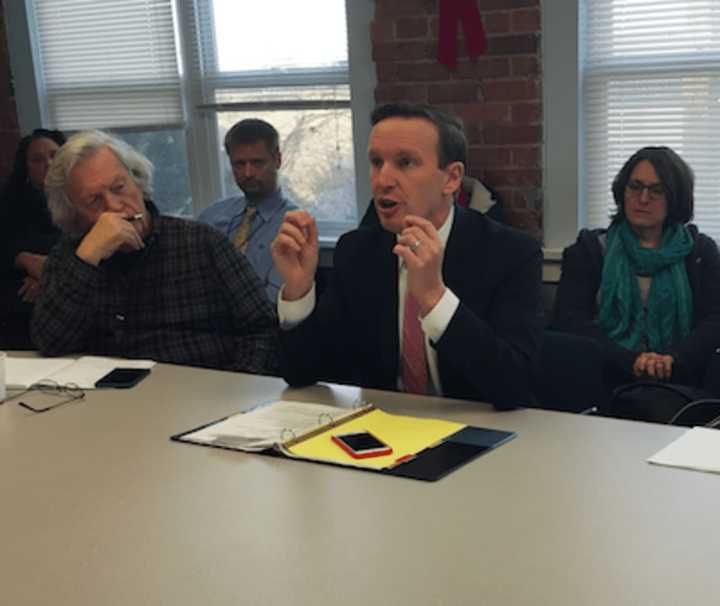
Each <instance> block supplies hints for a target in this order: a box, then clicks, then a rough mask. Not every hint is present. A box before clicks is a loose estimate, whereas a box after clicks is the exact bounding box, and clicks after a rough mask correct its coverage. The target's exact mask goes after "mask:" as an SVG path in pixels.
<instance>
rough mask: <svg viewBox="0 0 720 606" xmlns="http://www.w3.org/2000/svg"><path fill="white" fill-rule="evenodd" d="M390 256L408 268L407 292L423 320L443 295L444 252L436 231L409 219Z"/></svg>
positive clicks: (425, 224) (417, 218)
mask: <svg viewBox="0 0 720 606" xmlns="http://www.w3.org/2000/svg"><path fill="white" fill-rule="evenodd" d="M393 252H394V253H395V254H396V255H397V256H398V257H402V260H403V261H404V262H405V267H406V268H407V272H408V273H407V292H408V293H409V294H411V295H412V296H413V297H414V298H415V300H416V301H417V302H418V305H419V306H420V314H421V315H422V316H426V315H427V314H428V313H430V311H432V309H433V307H435V305H437V304H438V302H439V301H440V299H441V298H442V296H443V295H444V294H445V284H444V283H443V280H442V263H443V253H444V248H443V244H442V241H441V240H440V236H438V233H437V230H436V229H435V227H434V226H433V224H432V223H430V221H428V220H427V219H423V218H422V217H416V216H413V215H408V216H407V217H405V228H404V229H403V230H402V232H400V235H399V237H398V243H397V244H396V245H395V248H393Z"/></svg>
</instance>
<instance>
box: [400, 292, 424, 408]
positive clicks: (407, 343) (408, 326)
mask: <svg viewBox="0 0 720 606" xmlns="http://www.w3.org/2000/svg"><path fill="white" fill-rule="evenodd" d="M419 315H420V307H419V306H418V304H417V301H416V300H415V298H414V297H412V296H411V295H410V293H408V294H406V295H405V318H404V319H403V340H402V356H401V358H402V382H403V388H404V389H405V391H406V392H408V393H420V394H424V393H427V384H428V368H427V359H426V358H425V335H424V333H423V331H422V328H421V327H420V318H419Z"/></svg>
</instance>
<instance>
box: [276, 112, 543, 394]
mask: <svg viewBox="0 0 720 606" xmlns="http://www.w3.org/2000/svg"><path fill="white" fill-rule="evenodd" d="M371 122H372V125H373V130H372V133H371V135H370V141H369V144H368V158H369V161H370V167H371V168H370V171H371V173H370V174H371V185H372V191H373V203H374V205H375V209H376V211H377V214H378V217H379V220H380V223H379V224H378V225H373V226H368V227H363V228H360V229H358V230H355V231H352V232H350V233H348V234H346V235H344V236H343V237H342V238H341V239H340V241H339V242H338V244H337V247H336V250H335V263H334V275H333V279H332V281H331V284H330V286H329V287H328V289H327V290H326V292H325V293H324V294H323V296H322V297H321V298H320V299H319V301H317V302H316V300H315V299H316V297H315V286H314V275H315V270H316V268H317V262H318V240H317V228H316V225H315V221H314V219H313V218H312V217H311V216H310V215H309V214H308V213H307V212H305V211H293V212H289V213H287V214H286V216H285V219H284V221H283V224H282V225H281V227H280V230H279V232H278V236H277V237H276V239H275V241H274V242H273V245H272V253H273V258H274V261H275V265H276V267H277V268H278V271H279V272H280V274H281V275H282V277H283V280H284V282H285V284H284V286H283V289H282V291H281V296H280V300H279V304H278V313H279V315H280V320H281V324H282V326H283V328H284V331H283V334H282V336H281V341H282V350H283V356H282V357H283V361H282V374H283V376H284V377H285V379H286V380H287V381H288V383H290V384H291V385H302V384H309V383H312V382H314V381H316V380H326V381H333V382H341V383H352V384H357V385H361V386H363V387H370V388H380V389H401V390H404V391H411V392H416V393H428V394H440V395H444V396H448V397H455V398H466V399H474V400H481V401H489V402H492V403H494V404H495V405H496V406H497V407H499V408H509V407H513V406H517V405H523V404H530V403H532V402H533V398H532V395H531V392H530V371H531V366H532V364H533V362H534V357H535V355H536V352H537V349H538V342H539V337H540V330H541V322H542V304H541V296H540V285H541V263H542V255H541V252H540V248H539V246H538V244H537V242H535V241H534V240H533V239H532V238H530V237H529V236H527V235H525V234H522V233H520V232H518V231H515V230H513V229H511V228H508V227H504V226H501V225H499V224H498V223H495V222H494V221H492V220H490V219H488V218H487V217H484V216H483V215H481V214H480V213H477V212H475V211H472V210H467V209H463V208H460V207H458V206H456V205H454V204H453V202H452V199H453V194H454V192H455V191H456V190H457V188H458V187H459V186H460V183H461V181H462V177H463V175H464V172H465V158H466V140H465V135H464V132H463V126H462V122H461V121H460V120H459V119H457V118H455V117H454V116H451V115H449V114H446V113H444V112H441V111H439V110H437V109H435V108H432V107H429V106H424V105H410V104H390V105H383V106H380V107H378V108H376V109H375V110H374V111H373V114H372V117H371Z"/></svg>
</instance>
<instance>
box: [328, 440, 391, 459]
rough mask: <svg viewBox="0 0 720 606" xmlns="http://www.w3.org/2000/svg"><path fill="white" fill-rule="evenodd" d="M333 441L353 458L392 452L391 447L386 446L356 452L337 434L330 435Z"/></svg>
mask: <svg viewBox="0 0 720 606" xmlns="http://www.w3.org/2000/svg"><path fill="white" fill-rule="evenodd" d="M330 438H331V439H332V441H333V442H335V444H337V445H338V446H339V447H340V448H342V449H343V450H344V451H345V452H346V453H348V454H349V455H350V456H351V457H352V458H353V459H368V458H370V457H384V456H385V455H389V454H392V447H390V446H386V447H385V448H382V449H378V450H373V451H366V452H358V451H357V450H353V449H352V448H350V446H348V445H347V444H345V442H343V441H342V440H341V439H340V438H338V437H337V436H330Z"/></svg>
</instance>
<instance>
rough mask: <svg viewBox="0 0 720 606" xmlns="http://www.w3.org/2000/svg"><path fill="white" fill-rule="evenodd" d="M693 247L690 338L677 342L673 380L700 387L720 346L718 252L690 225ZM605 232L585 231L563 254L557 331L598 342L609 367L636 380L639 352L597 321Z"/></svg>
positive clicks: (687, 263)
mask: <svg viewBox="0 0 720 606" xmlns="http://www.w3.org/2000/svg"><path fill="white" fill-rule="evenodd" d="M689 228H690V233H691V234H692V237H693V240H694V245H693V248H692V250H691V251H690V253H689V254H688V256H687V257H686V258H685V269H686V270H687V276H688V282H689V283H690V290H691V291H692V296H693V326H692V330H691V332H690V334H689V335H688V336H687V337H685V338H684V339H682V340H681V341H678V342H677V343H674V344H673V347H672V350H671V352H670V355H672V356H673V375H672V380H673V381H674V382H678V383H697V382H698V381H699V378H700V376H701V374H702V372H703V370H704V368H705V366H706V364H707V362H708V360H709V359H710V355H711V354H712V353H713V352H714V350H715V348H716V347H718V346H720V253H718V248H717V245H716V244H715V241H714V240H713V239H712V238H709V237H708V236H706V235H704V234H701V233H699V232H698V230H697V228H696V227H695V226H694V225H690V226H689ZM606 232H607V230H603V229H597V230H587V229H584V230H582V231H581V232H580V234H579V235H578V238H577V241H576V242H575V244H572V245H571V246H569V247H567V248H566V249H565V251H564V252H563V260H562V277H561V278H560V285H559V286H558V290H557V295H556V297H555V309H554V314H553V315H554V318H553V328H555V329H556V330H560V331H564V332H570V333H575V334H579V335H585V336H589V337H592V338H594V339H595V340H597V341H598V342H599V343H600V344H601V346H602V348H603V351H604V361H605V364H606V365H607V366H609V367H610V368H612V369H613V370H614V371H615V372H616V373H618V374H620V375H622V376H623V377H625V378H628V379H630V378H632V376H633V375H632V368H633V364H634V362H635V359H636V358H637V356H638V353H637V352H635V351H632V350H630V349H627V348H625V347H622V346H621V345H618V344H617V343H615V342H614V341H612V340H610V339H609V338H608V336H607V335H606V333H605V331H604V330H603V329H602V328H601V327H600V326H599V325H598V324H597V323H596V318H597V314H598V291H599V290H600V282H601V280H602V267H603V254H604V249H603V246H602V245H601V243H600V237H601V236H602V235H604V234H605V233H606Z"/></svg>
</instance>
